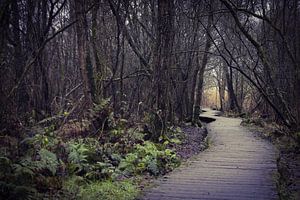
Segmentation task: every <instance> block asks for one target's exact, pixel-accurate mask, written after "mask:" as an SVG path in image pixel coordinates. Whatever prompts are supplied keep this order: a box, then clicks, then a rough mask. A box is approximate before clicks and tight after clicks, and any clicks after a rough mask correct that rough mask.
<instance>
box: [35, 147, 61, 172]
mask: <svg viewBox="0 0 300 200" xmlns="http://www.w3.org/2000/svg"><path fill="white" fill-rule="evenodd" d="M39 155H40V157H41V160H40V161H38V162H37V165H38V167H40V168H41V169H48V170H49V171H50V172H51V173H52V175H55V173H56V170H57V167H58V166H59V162H58V159H57V156H56V155H55V154H54V153H52V152H51V151H48V150H47V149H41V150H40V151H39Z"/></svg>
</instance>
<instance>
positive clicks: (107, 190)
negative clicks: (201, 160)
mask: <svg viewBox="0 0 300 200" xmlns="http://www.w3.org/2000/svg"><path fill="white" fill-rule="evenodd" d="M112 110H113V109H112V107H111V105H110V102H109V100H103V101H102V102H100V103H99V104H98V105H95V107H94V108H93V109H91V110H90V111H89V113H88V115H87V117H86V118H84V119H82V120H68V121H67V122H63V123H61V124H59V123H57V122H55V123H54V122H53V121H52V119H53V117H51V118H50V119H45V120H43V122H42V123H35V124H33V126H32V127H30V128H28V131H24V132H22V133H20V134H19V135H18V137H15V136H10V135H9V134H8V133H0V134H1V135H0V136H1V138H2V139H1V141H0V142H1V148H0V180H1V181H0V196H1V198H2V199H53V198H56V199H99V197H101V199H120V200H122V199H124V200H125V199H126V200H127V199H134V198H135V197H136V196H137V194H138V191H139V190H138V188H137V185H136V182H137V181H136V180H135V178H134V177H136V176H159V175H162V174H165V173H167V172H169V171H171V170H173V169H174V168H175V167H177V166H179V164H180V160H179V158H178V156H177V154H176V151H175V148H174V146H175V145H179V144H180V143H181V139H182V137H181V135H182V133H181V130H180V129H179V128H176V127H168V129H167V131H166V133H165V134H164V135H162V136H160V138H159V139H158V142H153V141H151V140H150V139H149V138H147V135H149V130H145V127H147V126H149V124H148V123H149V115H150V114H149V113H147V114H146V115H145V118H144V119H141V120H140V122H139V123H132V122H131V121H130V119H124V118H122V117H121V116H117V115H115V114H114V113H113V112H112ZM65 115H66V116H67V115H68V113H66V114H65ZM41 124H43V125H41Z"/></svg>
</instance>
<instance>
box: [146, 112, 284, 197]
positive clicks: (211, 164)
mask: <svg viewBox="0 0 300 200" xmlns="http://www.w3.org/2000/svg"><path fill="white" fill-rule="evenodd" d="M204 116H207V117H214V118H216V121H215V122H212V123H211V124H209V125H208V129H209V133H210V137H211V139H212V145H211V147H210V148H209V149H207V150H206V151H204V152H202V153H200V154H199V155H197V156H195V158H193V159H191V160H190V161H188V162H187V163H186V164H184V165H183V166H181V167H180V168H178V169H176V170H174V171H173V172H172V173H171V174H169V175H167V176H165V177H163V178H161V179H159V180H157V181H156V182H155V185H156V186H155V187H154V188H152V189H149V190H148V191H147V192H145V196H144V197H143V199H144V200H156V199H159V200H160V199H161V200H179V199H186V200H187V199H191V200H192V199H203V200H204V199H223V200H225V199H236V200H248V199H255V200H269V199H278V195H277V192H276V185H275V181H274V178H273V175H274V172H275V171H276V169H277V168H276V151H275V149H274V148H273V146H272V145H271V144H270V143H269V142H267V141H265V140H263V139H261V138H259V137H255V136H254V135H253V134H252V133H250V132H249V131H248V130H246V129H245V128H243V127H241V126H240V122H241V120H240V119H235V118H225V117H216V116H214V115H213V111H211V110H208V112H205V113H204Z"/></svg>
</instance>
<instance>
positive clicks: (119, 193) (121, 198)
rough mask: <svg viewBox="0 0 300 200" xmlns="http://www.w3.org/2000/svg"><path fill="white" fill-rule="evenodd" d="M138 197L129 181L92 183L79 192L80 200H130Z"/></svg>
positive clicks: (135, 189) (134, 187) (136, 191)
mask: <svg viewBox="0 0 300 200" xmlns="http://www.w3.org/2000/svg"><path fill="white" fill-rule="evenodd" d="M137 195H138V190H137V188H136V186H135V185H134V184H133V183H132V182H130V181H121V182H112V181H105V182H93V183H90V184H88V185H86V186H85V187H82V188H81V190H80V194H79V197H80V199H86V200H96V199H99V197H101V199H103V200H114V199H118V200H131V199H135V197H136V196H137Z"/></svg>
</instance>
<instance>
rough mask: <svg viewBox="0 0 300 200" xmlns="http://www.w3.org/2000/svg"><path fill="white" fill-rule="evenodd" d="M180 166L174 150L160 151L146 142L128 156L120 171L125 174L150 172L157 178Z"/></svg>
mask: <svg viewBox="0 0 300 200" xmlns="http://www.w3.org/2000/svg"><path fill="white" fill-rule="evenodd" d="M178 164H179V159H178V157H177V156H176V153H175V152H174V151H173V150H171V149H162V150H159V149H158V147H157V146H156V145H155V144H154V143H152V142H150V141H146V142H144V144H143V145H140V144H138V145H137V146H136V148H135V150H134V151H133V152H132V153H129V154H127V155H126V157H125V158H124V159H123V160H122V161H121V163H120V165H119V169H120V170H121V171H123V172H124V173H125V174H140V173H143V172H149V173H150V174H152V175H155V176H157V175H159V174H164V173H166V172H167V171H170V170H171V169H173V168H174V167H176V166H178Z"/></svg>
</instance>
